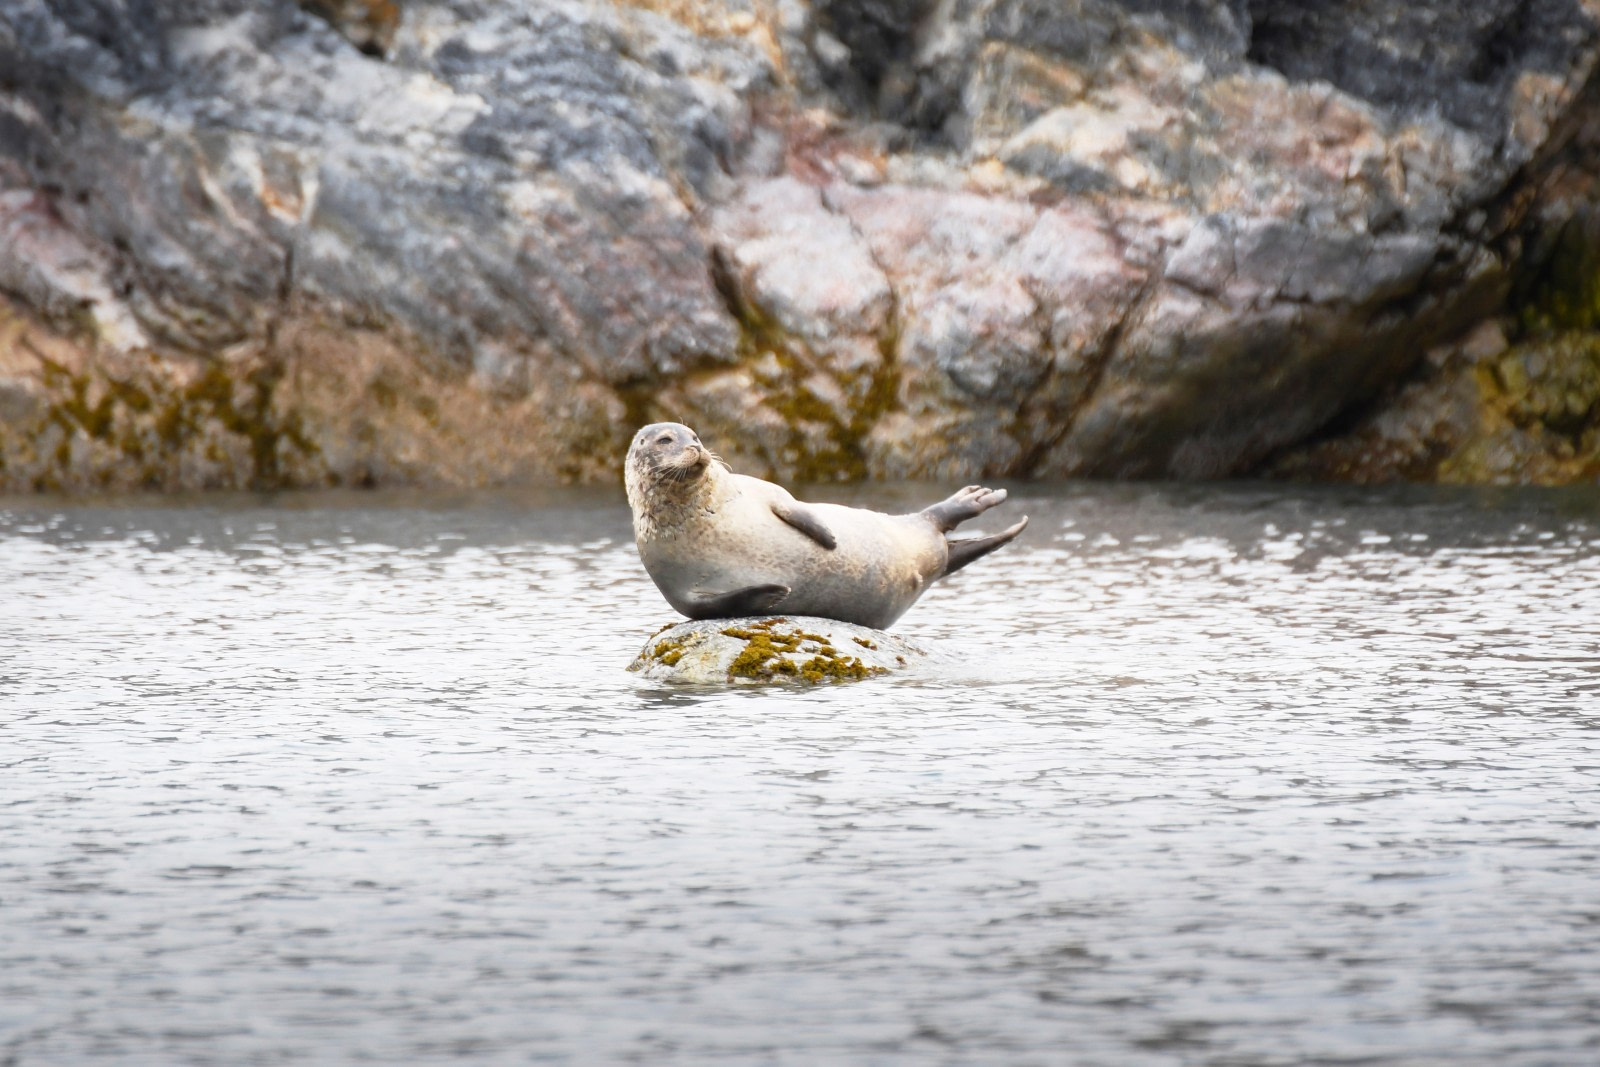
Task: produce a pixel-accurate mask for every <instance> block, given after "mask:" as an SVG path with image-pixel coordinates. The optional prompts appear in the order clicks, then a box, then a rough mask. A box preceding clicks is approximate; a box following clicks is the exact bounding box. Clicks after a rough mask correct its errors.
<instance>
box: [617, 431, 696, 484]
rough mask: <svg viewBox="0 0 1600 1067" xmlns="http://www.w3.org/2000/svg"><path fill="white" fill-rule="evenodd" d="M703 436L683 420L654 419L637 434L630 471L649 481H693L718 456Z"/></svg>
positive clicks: (629, 462) (630, 459)
mask: <svg viewBox="0 0 1600 1067" xmlns="http://www.w3.org/2000/svg"><path fill="white" fill-rule="evenodd" d="M715 458H716V457H714V456H713V455H712V454H711V451H710V450H709V449H708V448H706V446H705V445H702V444H701V443H700V436H699V435H698V434H696V433H695V432H694V431H693V430H691V429H689V427H687V426H685V425H684V424H683V423H681V422H653V423H651V424H650V425H649V426H646V427H645V428H644V429H642V430H640V431H639V432H638V433H636V434H634V435H633V444H632V445H631V446H629V448H628V475H629V477H630V478H632V477H634V476H635V475H637V477H639V478H641V479H643V480H645V481H649V482H689V481H693V480H695V479H696V478H699V477H700V476H701V475H702V474H704V473H705V472H706V469H707V468H708V467H710V465H711V461H712V460H713V459H715Z"/></svg>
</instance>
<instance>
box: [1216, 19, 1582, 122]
mask: <svg viewBox="0 0 1600 1067" xmlns="http://www.w3.org/2000/svg"><path fill="white" fill-rule="evenodd" d="M1249 16H1250V26H1251V30H1250V40H1249V44H1248V46H1247V49H1246V52H1245V56H1246V58H1247V59H1249V60H1250V61H1251V62H1254V63H1259V64H1261V65H1262V66H1266V67H1270V68H1272V69H1274V70H1276V71H1279V72H1280V73H1282V74H1283V75H1284V76H1285V77H1287V78H1288V79H1289V80H1290V81H1296V82H1312V81H1319V80H1320V81H1327V82H1330V83H1331V84H1333V85H1335V86H1337V87H1338V88H1340V89H1342V90H1344V91H1345V92H1347V93H1350V94H1351V95H1353V96H1358V97H1361V98H1362V99H1364V100H1367V101H1369V102H1371V103H1373V104H1377V105H1379V106H1381V107H1385V108H1390V109H1393V110H1395V111H1397V112H1400V113H1401V114H1406V115H1411V116H1419V117H1420V116H1425V115H1427V114H1429V113H1431V112H1436V113H1438V114H1439V115H1441V116H1442V117H1443V118H1445V119H1446V120H1447V121H1449V122H1451V123H1453V124H1455V125H1456V126H1459V127H1461V128H1462V129H1466V130H1470V131H1472V132H1473V133H1477V134H1479V135H1482V136H1484V137H1485V138H1486V139H1488V140H1489V141H1491V142H1495V141H1497V140H1498V139H1499V137H1500V136H1501V135H1502V134H1503V132H1504V130H1505V127H1506V123H1507V119H1508V100H1509V98H1510V93H1509V91H1508V90H1509V88H1510V85H1511V83H1512V82H1514V81H1515V80H1516V79H1517V78H1518V77H1520V76H1522V75H1523V74H1524V73H1526V72H1528V71H1550V72H1557V73H1558V72H1561V71H1564V70H1567V69H1570V67H1571V61H1572V57H1573V56H1574V55H1575V54H1576V53H1577V52H1578V51H1579V50H1580V49H1581V48H1582V47H1584V46H1585V44H1586V42H1585V41H1584V40H1583V39H1582V36H1583V35H1579V34H1575V33H1573V32H1571V30H1572V28H1573V27H1574V26H1581V25H1584V24H1585V23H1588V24H1589V25H1590V30H1589V34H1588V36H1591V37H1592V35H1593V32H1594V30H1593V20H1592V19H1590V18H1588V17H1587V15H1585V13H1584V10H1583V8H1582V6H1581V5H1580V4H1579V2H1578V0H1476V2H1474V3H1471V4H1462V3H1460V2H1459V0H1417V2H1415V3H1411V4H1406V5H1394V6H1392V7H1390V6H1385V7H1383V8H1382V9H1380V10H1379V11H1377V12H1374V11H1372V10H1370V9H1369V7H1368V6H1367V5H1358V4H1306V3H1303V2H1301V0H1249Z"/></svg>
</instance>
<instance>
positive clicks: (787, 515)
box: [772, 500, 839, 549]
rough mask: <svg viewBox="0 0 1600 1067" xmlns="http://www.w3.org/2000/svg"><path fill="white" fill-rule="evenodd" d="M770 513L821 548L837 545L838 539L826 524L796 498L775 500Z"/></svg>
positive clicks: (831, 547)
mask: <svg viewBox="0 0 1600 1067" xmlns="http://www.w3.org/2000/svg"><path fill="white" fill-rule="evenodd" d="M772 513H773V514H774V515H776V516H778V518H780V519H782V520H783V521H784V522H786V523H788V524H789V525H790V526H793V527H794V528H795V529H796V530H799V531H800V532H801V533H803V534H805V535H806V536H807V537H809V538H811V540H813V541H815V542H816V543H817V544H819V545H821V546H822V547H823V548H827V549H833V548H837V547H838V545H839V539H838V538H837V537H834V536H833V531H832V530H830V529H828V524H827V523H825V522H823V521H822V519H821V518H820V517H818V515H817V513H816V512H815V511H812V510H811V509H810V508H808V507H806V506H805V505H804V504H802V503H800V502H799V501H798V500H775V501H773V503H772Z"/></svg>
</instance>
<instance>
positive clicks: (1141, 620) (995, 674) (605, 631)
mask: <svg viewBox="0 0 1600 1067" xmlns="http://www.w3.org/2000/svg"><path fill="white" fill-rule="evenodd" d="M937 495H939V494H938V491H937V490H936V489H935V488H931V487H922V488H917V487H903V488H878V489H865V490H859V491H856V492H855V493H854V494H853V495H850V496H846V497H844V498H843V499H846V500H849V501H852V502H857V503H863V502H872V503H876V504H879V505H881V506H883V507H885V508H886V509H893V508H895V507H897V506H901V505H909V504H911V503H921V502H926V501H929V500H932V499H935V498H936V497H937ZM835 498H836V499H837V498H838V497H837V495H836V496H835ZM1021 512H1027V513H1029V514H1031V515H1032V518H1033V525H1032V527H1031V528H1030V529H1029V531H1028V532H1027V534H1025V535H1024V537H1023V539H1022V540H1021V541H1020V542H1018V543H1017V544H1016V545H1014V546H1012V547H1011V548H1009V549H1007V550H1005V551H1003V552H1001V553H999V554H997V555H996V556H993V557H990V558H989V559H986V560H984V561H982V562H981V563H979V564H976V565H974V566H973V567H971V568H970V569H968V570H967V571H965V572H963V573H962V574H960V575H958V576H956V577H955V578H953V579H952V580H951V581H950V582H949V583H947V584H945V585H944V586H941V587H938V588H936V589H935V590H934V591H933V592H932V593H930V594H929V595H928V596H927V597H926V598H925V599H924V601H923V602H922V603H921V604H919V605H918V606H917V607H916V608H914V609H913V610H912V612H911V613H910V614H909V615H907V616H906V618H905V619H904V620H902V622H901V624H900V625H899V626H898V627H897V628H896V629H897V631H898V632H900V633H902V634H904V635H905V636H907V637H909V638H911V639H913V640H915V641H918V642H919V643H922V644H924V645H925V646H928V647H930V648H933V649H935V650H936V651H939V652H941V653H943V654H944V662H943V663H942V664H941V665H939V666H937V667H934V668H928V669H926V670H924V671H923V672H922V673H921V674H919V675H916V676H910V677H902V678H894V679H880V680H873V681H869V682H864V683H859V684H856V685H853V686H847V687H841V688H822V689H817V690H810V691H758V690H732V689H729V690H682V689H674V688H671V687H668V686H663V685H658V684H647V683H643V682H640V681H638V680H636V679H635V678H634V677H633V676H631V675H629V674H627V673H625V672H624V670H623V667H624V666H625V665H626V664H627V662H628V661H629V659H630V658H631V657H632V656H633V654H634V653H635V652H636V651H637V649H638V648H639V647H640V646H641V645H642V644H643V642H644V641H645V639H646V638H647V637H648V636H649V635H650V634H651V633H652V632H653V631H654V630H655V629H657V628H658V627H660V626H661V625H662V624H663V623H665V622H668V621H670V620H671V618H672V614H671V612H670V611H669V609H668V608H667V607H666V605H665V603H664V602H663V601H661V599H660V598H659V596H658V595H657V594H656V592H655V590H654V589H653V587H652V586H651V585H650V584H649V581H648V580H647V579H646V578H645V576H644V574H643V572H642V570H641V568H640V566H639V564H638V560H637V557H636V555H635V553H634V550H633V547H632V544H631V539H630V533H629V528H628V519H627V515H626V512H625V511H624V510H623V508H622V507H621V505H620V501H619V500H618V499H617V495H616V494H609V493H608V494H583V493H570V494H559V493H558V494H542V495H540V494H526V495H521V496H516V495H501V496H462V497H439V496H383V495H366V496H359V495H356V496H345V497H339V496H295V497H284V498H278V499H274V500H262V499H213V498H203V499H200V500H197V501H191V502H188V503H171V502H157V501H138V500H135V501H126V502H120V503H115V504H108V505H93V506H91V505H75V504H60V503H51V502H39V501H16V500H13V501H11V502H9V503H4V502H0V1064H5V1065H9V1067H18V1065H28V1067H33V1065H42V1064H52V1065H53V1064H72V1065H76V1064H92V1063H107V1064H113V1063H114V1064H118V1065H145V1064H148V1065H163V1067H164V1065H169V1064H225V1065H239V1064H289V1063H293V1064H307V1063H317V1064H320V1063H357V1062H369V1063H381V1064H400V1063H433V1062H467V1063H545V1062H549V1063H641V1064H717V1063H729V1064H850V1065H855V1064H918V1065H921V1064H1002V1065H1015V1064H1052V1065H1054V1064H1104V1065H1114V1067H1122V1065H1129V1064H1134V1065H1141V1064H1152V1065H1154V1064H1219V1065H1220V1064H1229V1065H1244V1064H1261V1065H1266V1064H1363V1063H1372V1064H1433V1063H1437V1064H1452V1065H1457V1064H1483V1065H1496V1067H1499V1065H1514V1064H1530V1065H1532V1064H1538V1065H1544V1064H1574V1065H1577V1064H1583V1065H1590V1064H1595V1063H1600V639H1597V636H1596V635H1597V625H1600V494H1596V493H1588V494H1585V493H1533V492H1527V493H1498V494H1492V493H1471V492H1446V491H1428V492H1424V491H1420V490H1412V491H1406V492H1400V493H1373V492H1356V491H1349V490H1344V491H1330V490H1322V491H1318V490H1308V489H1295V488H1285V487H1269V488H1239V487H1207V488H1173V487H1098V486H1075V487H1066V488H1060V489H1040V488H1038V487H1030V486H1019V487H1014V490H1013V498H1012V501H1011V502H1010V503H1008V504H1007V505H1006V506H1005V508H1003V509H1002V510H1001V511H1000V512H997V513H995V514H994V515H991V516H989V517H988V518H989V519H992V520H995V521H991V522H989V523H987V525H988V526H990V527H996V526H997V525H998V517H1004V516H1007V515H1008V514H1009V515H1015V514H1017V513H1021ZM1007 521H1009V520H1007ZM977 525H984V523H981V522H980V523H979V524H977Z"/></svg>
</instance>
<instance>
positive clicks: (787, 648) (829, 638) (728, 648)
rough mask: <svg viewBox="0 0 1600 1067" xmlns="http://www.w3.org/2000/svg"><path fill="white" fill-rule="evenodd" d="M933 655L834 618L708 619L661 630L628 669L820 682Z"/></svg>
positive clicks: (722, 680) (661, 676)
mask: <svg viewBox="0 0 1600 1067" xmlns="http://www.w3.org/2000/svg"><path fill="white" fill-rule="evenodd" d="M926 655H927V653H925V652H924V651H923V650H922V649H920V648H918V647H917V646H915V645H913V644H911V643H910V642H909V641H906V640H904V639H903V638H899V637H895V636H893V635H891V634H887V633H884V632H883V631H881V630H871V629H868V628H866V627H864V626H855V625H852V624H850V623H846V622H839V621H837V620H834V619H817V618H810V617H806V616H799V615H797V616H793V617H785V616H773V617H764V618H744V619H705V620H700V621H690V622H682V623H678V624H677V625H675V626H670V627H668V628H667V629H665V630H662V631H660V632H658V633H656V634H655V635H654V636H652V637H651V638H650V640H649V641H647V642H645V646H644V648H643V649H641V650H640V652H639V655H638V657H637V658H635V659H634V661H633V663H631V664H630V665H629V666H628V670H630V671H633V672H635V673H637V674H640V675H642V676H643V677H646V678H652V679H657V680H661V681H672V682H687V683H696V684H702V685H706V684H711V685H717V684H730V683H731V684H773V683H777V684H798V685H817V684H820V683H822V682H854V681H860V680H861V679H863V678H873V677H877V676H880V675H885V674H890V673H892V672H894V671H899V670H903V669H905V668H907V667H909V666H910V665H911V664H912V663H914V662H916V661H917V660H920V659H922V658H924V657H925V656H926Z"/></svg>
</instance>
